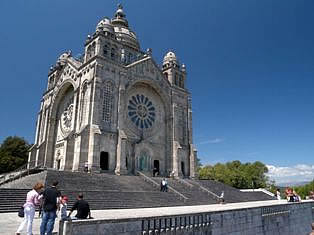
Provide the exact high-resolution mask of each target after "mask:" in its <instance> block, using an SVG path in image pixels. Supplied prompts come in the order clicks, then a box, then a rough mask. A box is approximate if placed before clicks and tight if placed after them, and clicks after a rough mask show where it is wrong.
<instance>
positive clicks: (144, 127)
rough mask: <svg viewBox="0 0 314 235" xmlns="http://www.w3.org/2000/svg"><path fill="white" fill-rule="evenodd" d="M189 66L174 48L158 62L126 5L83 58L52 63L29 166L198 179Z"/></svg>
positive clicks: (91, 38) (68, 56)
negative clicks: (144, 45) (134, 26)
mask: <svg viewBox="0 0 314 235" xmlns="http://www.w3.org/2000/svg"><path fill="white" fill-rule="evenodd" d="M186 75H187V73H186V67H185V65H184V64H180V62H179V61H178V59H177V57H176V55H175V53H174V52H172V51H169V52H168V53H167V54H166V55H165V57H164V59H163V62H162V65H161V66H160V65H159V64H158V63H157V62H155V61H154V59H153V57H152V50H151V49H147V50H146V51H143V50H141V48H140V44H139V41H138V40H137V37H136V34H135V33H134V32H133V31H132V30H131V29H130V27H129V23H128V21H127V19H126V14H125V13H124V10H123V8H122V6H121V5H119V6H118V9H117V11H116V13H115V14H114V16H113V18H112V19H110V18H107V17H105V18H103V19H102V20H101V21H100V22H99V23H98V24H97V27H96V30H95V32H94V33H93V34H92V35H88V37H87V39H86V41H85V44H84V53H83V56H81V57H80V58H76V57H74V56H72V53H71V51H68V52H66V53H63V54H62V55H61V56H60V57H59V58H58V60H57V62H56V64H55V65H54V66H52V67H51V68H50V71H49V74H48V81H47V89H46V91H45V93H44V94H43V96H42V99H41V103H40V110H39V113H38V119H37V125H36V136H35V144H34V145H33V147H32V148H31V150H30V153H29V160H28V167H29V168H32V167H39V166H40V167H47V168H54V169H57V170H61V171H62V170H65V171H82V170H83V169H84V167H88V170H90V171H91V172H112V173H115V174H117V175H124V174H136V172H137V171H141V172H144V173H148V174H152V172H153V170H154V171H156V172H157V173H158V174H160V175H163V176H168V175H169V174H173V176H174V177H191V178H193V177H194V176H195V163H196V161H195V159H196V150H195V148H194V146H193V138H192V110H191V95H190V93H189V92H188V91H187V89H186V79H187V78H186Z"/></svg>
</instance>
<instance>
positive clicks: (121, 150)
mask: <svg viewBox="0 0 314 235" xmlns="http://www.w3.org/2000/svg"><path fill="white" fill-rule="evenodd" d="M126 153H127V136H126V135H125V133H124V131H122V130H119V136H118V145H117V163H116V169H115V173H116V174H117V175H126V174H127V173H128V170H127V168H126V162H125V161H126V160H125V159H126Z"/></svg>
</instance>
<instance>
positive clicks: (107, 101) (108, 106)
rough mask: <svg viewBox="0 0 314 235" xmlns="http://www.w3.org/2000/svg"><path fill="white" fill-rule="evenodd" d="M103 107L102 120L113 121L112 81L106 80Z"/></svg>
mask: <svg viewBox="0 0 314 235" xmlns="http://www.w3.org/2000/svg"><path fill="white" fill-rule="evenodd" d="M103 94H104V97H103V108H102V120H103V121H104V122H105V123H106V124H110V123H111V116H112V106H113V84H112V82H106V83H105V86H104V93H103Z"/></svg>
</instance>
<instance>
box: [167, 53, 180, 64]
mask: <svg viewBox="0 0 314 235" xmlns="http://www.w3.org/2000/svg"><path fill="white" fill-rule="evenodd" d="M170 62H172V63H175V64H178V60H177V57H176V54H175V53H174V52H172V51H169V52H168V53H167V54H166V55H165V57H164V61H163V65H164V64H167V63H170Z"/></svg>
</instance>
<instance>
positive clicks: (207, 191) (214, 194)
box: [194, 181, 221, 201]
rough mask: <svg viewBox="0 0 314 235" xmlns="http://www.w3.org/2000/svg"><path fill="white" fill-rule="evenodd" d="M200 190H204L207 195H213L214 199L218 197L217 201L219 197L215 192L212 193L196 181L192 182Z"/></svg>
mask: <svg viewBox="0 0 314 235" xmlns="http://www.w3.org/2000/svg"><path fill="white" fill-rule="evenodd" d="M194 183H195V184H196V185H197V186H198V187H199V188H200V189H201V190H202V191H204V192H206V193H207V194H209V195H212V196H214V198H215V199H218V201H219V200H220V199H221V198H220V197H219V196H218V195H217V194H216V193H213V192H212V191H210V190H209V189H207V188H205V187H204V186H202V185H201V184H199V183H198V182H196V181H195V182H194Z"/></svg>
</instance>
